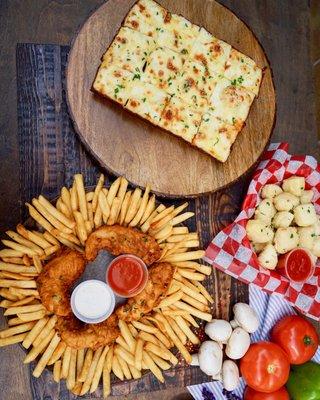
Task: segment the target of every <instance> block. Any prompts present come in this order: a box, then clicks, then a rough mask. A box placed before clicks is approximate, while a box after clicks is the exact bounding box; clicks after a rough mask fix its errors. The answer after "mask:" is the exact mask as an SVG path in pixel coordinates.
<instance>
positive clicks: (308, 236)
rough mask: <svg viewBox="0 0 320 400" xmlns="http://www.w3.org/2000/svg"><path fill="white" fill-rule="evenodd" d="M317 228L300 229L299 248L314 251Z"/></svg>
mask: <svg viewBox="0 0 320 400" xmlns="http://www.w3.org/2000/svg"><path fill="white" fill-rule="evenodd" d="M314 231H315V228H314V225H313V226H307V227H304V228H298V235H299V247H303V248H305V249H308V250H312V249H313V245H314V240H315V237H316V235H315V233H314Z"/></svg>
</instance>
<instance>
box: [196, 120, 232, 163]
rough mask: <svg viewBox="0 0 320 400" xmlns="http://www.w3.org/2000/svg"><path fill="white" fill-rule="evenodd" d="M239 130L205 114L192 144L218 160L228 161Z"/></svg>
mask: <svg viewBox="0 0 320 400" xmlns="http://www.w3.org/2000/svg"><path fill="white" fill-rule="evenodd" d="M238 132H239V130H238V129H237V128H236V127H235V126H234V125H231V124H228V123H227V122H224V121H222V120H221V119H220V118H217V117H215V116H214V115H212V114H204V116H203V117H202V121H201V124H200V128H199V130H198V133H197V134H196V135H195V137H194V139H193V141H192V143H193V144H194V145H195V146H197V147H199V148H200V149H202V150H203V151H205V152H206V153H208V154H210V155H212V156H213V157H215V158H217V159H218V160H219V161H222V162H224V161H226V160H227V158H228V156H229V154H230V149H231V145H232V143H233V142H234V141H235V139H236V137H237V134H238Z"/></svg>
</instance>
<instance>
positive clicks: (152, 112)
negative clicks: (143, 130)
mask: <svg viewBox="0 0 320 400" xmlns="http://www.w3.org/2000/svg"><path fill="white" fill-rule="evenodd" d="M169 98H170V96H169V95H168V94H167V93H166V92H165V91H164V90H161V89H159V88H157V87H156V86H154V85H151V84H150V83H147V82H144V81H138V80H135V81H132V84H131V90H130V93H129V101H128V102H127V104H126V106H125V107H126V108H127V109H128V110H130V111H132V112H133V113H135V114H138V115H140V116H141V117H142V118H145V119H147V120H148V121H150V122H152V123H153V124H155V125H159V123H160V119H161V113H162V111H163V110H164V108H165V106H166V105H167V103H168V101H169Z"/></svg>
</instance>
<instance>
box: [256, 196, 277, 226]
mask: <svg viewBox="0 0 320 400" xmlns="http://www.w3.org/2000/svg"><path fill="white" fill-rule="evenodd" d="M276 212H277V210H276V209H275V208H274V205H273V203H272V200H270V199H264V200H262V201H261V202H260V203H259V205H258V207H257V208H256V211H255V213H254V217H255V219H260V220H261V221H264V222H265V223H266V224H268V225H270V224H271V220H272V217H273V216H274V215H275V213H276Z"/></svg>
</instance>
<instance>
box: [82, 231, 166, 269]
mask: <svg viewBox="0 0 320 400" xmlns="http://www.w3.org/2000/svg"><path fill="white" fill-rule="evenodd" d="M102 249H104V250H107V251H108V252H109V253H111V254H113V255H115V256H118V255H119V254H133V255H135V256H137V257H139V258H141V260H142V261H143V262H144V263H145V264H146V265H151V264H153V263H154V262H155V261H157V260H158V259H159V258H160V255H161V249H160V247H159V244H158V243H157V241H156V240H155V239H154V238H153V237H152V236H150V235H148V234H145V233H142V232H140V231H138V230H136V229H133V228H129V227H124V226H120V225H113V226H107V225H104V226H101V227H100V228H98V229H96V230H95V231H94V232H92V233H91V234H90V235H89V237H88V239H87V241H86V249H85V256H86V259H87V260H88V261H93V260H94V259H95V258H96V257H97V254H98V252H99V251H100V250H102Z"/></svg>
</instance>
